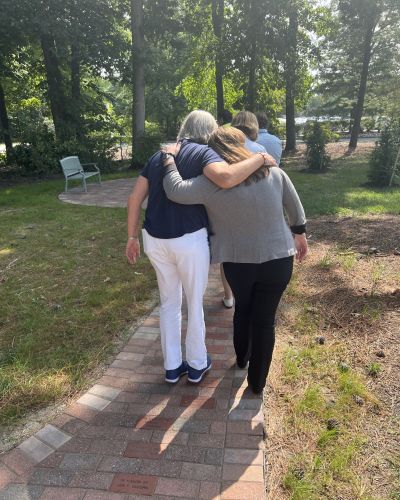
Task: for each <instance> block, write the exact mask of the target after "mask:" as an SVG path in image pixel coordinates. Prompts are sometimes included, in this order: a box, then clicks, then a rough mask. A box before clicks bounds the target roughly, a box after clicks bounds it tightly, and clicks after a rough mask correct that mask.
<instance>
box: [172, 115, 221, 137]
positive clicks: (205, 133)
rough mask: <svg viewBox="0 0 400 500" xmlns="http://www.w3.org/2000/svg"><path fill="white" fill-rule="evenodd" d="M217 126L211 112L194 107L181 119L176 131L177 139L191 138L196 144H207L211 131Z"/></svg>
mask: <svg viewBox="0 0 400 500" xmlns="http://www.w3.org/2000/svg"><path fill="white" fill-rule="evenodd" d="M217 127H218V124H217V122H216V121H215V118H214V117H213V115H212V114H211V113H209V112H208V111H203V110H201V109H196V110H194V111H192V112H191V113H189V114H188V115H187V116H186V118H185V119H184V120H183V123H182V125H181V128H180V130H179V133H178V141H181V140H182V139H191V140H192V141H194V142H197V143H198V144H207V142H208V139H209V138H210V134H211V132H212V131H213V130H215V129H216V128H217Z"/></svg>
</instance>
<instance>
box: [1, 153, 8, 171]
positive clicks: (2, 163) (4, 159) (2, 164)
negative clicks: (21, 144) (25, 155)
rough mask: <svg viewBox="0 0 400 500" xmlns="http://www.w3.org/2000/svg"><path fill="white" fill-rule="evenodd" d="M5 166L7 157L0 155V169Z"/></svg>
mask: <svg viewBox="0 0 400 500" xmlns="http://www.w3.org/2000/svg"><path fill="white" fill-rule="evenodd" d="M6 165H7V155H6V154H5V153H0V168H2V167H5V166H6Z"/></svg>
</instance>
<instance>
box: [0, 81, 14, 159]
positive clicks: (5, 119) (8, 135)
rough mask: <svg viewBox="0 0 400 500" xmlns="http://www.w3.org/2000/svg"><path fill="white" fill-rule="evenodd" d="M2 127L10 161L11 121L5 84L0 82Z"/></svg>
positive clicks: (11, 147) (0, 119) (0, 122)
mask: <svg viewBox="0 0 400 500" xmlns="http://www.w3.org/2000/svg"><path fill="white" fill-rule="evenodd" d="M0 127H1V130H2V134H3V139H4V142H5V145H6V157H7V162H9V161H10V158H11V155H12V152H13V144H12V140H11V133H10V122H9V120H8V113H7V106H6V98H5V95H4V89H3V86H2V85H1V83H0Z"/></svg>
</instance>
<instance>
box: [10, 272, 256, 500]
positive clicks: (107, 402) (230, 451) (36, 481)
mask: <svg viewBox="0 0 400 500" xmlns="http://www.w3.org/2000/svg"><path fill="white" fill-rule="evenodd" d="M221 291H222V290H221V285H220V281H219V275H218V269H217V268H216V267H213V269H212V270H211V273H210V280H209V286H208V289H207V293H206V298H205V313H206V324H207V346H208V351H209V353H210V354H211V356H212V359H213V368H212V370H211V371H210V372H209V373H208V374H207V376H206V377H205V378H204V380H203V381H202V382H201V383H200V384H199V385H190V384H188V383H187V381H186V379H185V378H182V379H181V380H180V381H179V382H178V383H177V384H176V385H174V386H171V385H167V384H166V383H165V382H164V370H163V367H162V355H161V346H160V339H159V321H158V312H157V309H155V310H154V311H153V312H152V313H151V314H150V316H149V317H148V318H147V319H146V320H145V321H144V323H143V324H142V325H141V326H140V327H139V328H137V329H136V331H135V332H132V333H133V335H132V337H131V338H130V340H129V341H128V343H127V344H126V346H125V347H124V349H123V350H122V351H121V352H120V353H119V354H118V356H117V357H116V359H115V360H114V362H113V363H112V364H111V365H110V366H109V367H108V369H107V370H106V372H105V373H104V376H103V377H102V378H100V379H99V380H98V381H97V383H96V384H95V385H94V386H93V387H92V388H90V389H89V390H88V392H87V393H86V394H84V395H82V396H81V397H80V398H79V399H78V400H77V401H76V402H75V403H73V404H72V405H71V406H70V407H68V408H67V409H66V410H65V412H64V413H63V414H61V415H60V416H59V417H58V418H56V419H55V420H54V421H53V422H50V423H49V424H48V425H46V426H45V427H44V428H43V429H41V430H40V431H39V432H37V433H36V434H35V435H34V436H32V437H30V438H29V439H27V440H26V441H24V442H23V443H21V444H20V445H19V446H18V447H17V448H15V449H13V450H11V451H10V452H8V453H6V454H3V455H1V456H0V499H1V500H5V499H10V500H11V499H12V500H16V499H17V500H19V499H21V500H22V499H27V500H28V499H29V500H33V499H41V500H44V499H57V500H59V499H61V498H62V499H63V500H72V499H74V500H78V499H79V500H80V499H85V500H102V499H107V500H122V499H125V500H128V499H145V498H149V497H152V498H155V499H163V500H168V499H173V498H174V499H185V498H186V499H193V498H201V499H246V500H250V499H251V500H255V499H264V498H265V487H264V452H263V420H264V419H263V413H262V401H261V399H260V398H258V397H256V396H254V395H253V394H252V393H250V392H249V391H248V389H247V383H246V371H245V370H239V369H236V368H235V356H234V351H233V346H232V338H231V337H232V311H230V310H226V309H223V308H222V305H221V296H222V295H221Z"/></svg>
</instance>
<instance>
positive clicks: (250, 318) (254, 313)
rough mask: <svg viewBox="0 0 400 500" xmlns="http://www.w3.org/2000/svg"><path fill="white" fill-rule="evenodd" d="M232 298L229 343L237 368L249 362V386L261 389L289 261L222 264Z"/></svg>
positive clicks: (290, 266) (269, 358) (272, 344)
mask: <svg viewBox="0 0 400 500" xmlns="http://www.w3.org/2000/svg"><path fill="white" fill-rule="evenodd" d="M224 271H225V276H226V279H227V281H228V283H229V285H230V287H231V288H232V292H233V295H234V297H235V314H234V317H233V343H234V346H235V352H236V357H237V360H238V363H239V364H243V365H244V364H245V363H247V361H249V373H248V378H249V383H250V384H251V386H252V388H253V390H254V391H256V392H260V391H261V390H262V389H263V387H264V386H265V382H266V380H267V375H268V371H269V367H270V364H271V359H272V353H273V350H274V344H275V315H276V310H277V308H278V305H279V301H280V300H281V297H282V294H283V292H284V291H285V288H286V287H287V285H288V283H289V281H290V278H291V276H292V271H293V257H285V258H283V259H275V260H271V261H268V262H263V263H261V264H237V263H233V262H224Z"/></svg>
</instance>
